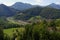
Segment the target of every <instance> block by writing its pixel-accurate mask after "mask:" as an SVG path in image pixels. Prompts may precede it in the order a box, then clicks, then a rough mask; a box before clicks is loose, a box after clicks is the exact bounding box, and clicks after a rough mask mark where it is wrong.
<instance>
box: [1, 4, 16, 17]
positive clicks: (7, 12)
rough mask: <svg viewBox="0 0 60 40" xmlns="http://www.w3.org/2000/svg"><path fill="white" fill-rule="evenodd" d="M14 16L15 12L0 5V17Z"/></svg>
mask: <svg viewBox="0 0 60 40" xmlns="http://www.w3.org/2000/svg"><path fill="white" fill-rule="evenodd" d="M15 14H16V10H15V9H13V8H10V7H8V6H6V5H4V4H0V17H1V16H13V15H15Z"/></svg>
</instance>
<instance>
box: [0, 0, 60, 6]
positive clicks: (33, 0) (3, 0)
mask: <svg viewBox="0 0 60 40" xmlns="http://www.w3.org/2000/svg"><path fill="white" fill-rule="evenodd" d="M16 2H23V3H30V4H32V5H41V6H46V5H48V4H51V3H55V4H60V0H0V4H5V5H7V6H10V5H12V4H14V3H16Z"/></svg>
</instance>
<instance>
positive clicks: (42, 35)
mask: <svg viewBox="0 0 60 40" xmlns="http://www.w3.org/2000/svg"><path fill="white" fill-rule="evenodd" d="M59 24H60V20H59V19H56V20H55V19H54V20H51V19H50V20H48V21H47V20H41V21H40V22H38V23H37V22H35V23H32V24H28V25H24V26H23V27H19V28H14V27H12V28H8V29H7V28H6V29H4V30H3V29H2V28H1V27H0V40H60V29H59V28H60V25H59Z"/></svg>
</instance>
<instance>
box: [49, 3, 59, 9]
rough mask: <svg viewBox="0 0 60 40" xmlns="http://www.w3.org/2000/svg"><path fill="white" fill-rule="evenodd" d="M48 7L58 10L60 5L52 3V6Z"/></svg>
mask: <svg viewBox="0 0 60 40" xmlns="http://www.w3.org/2000/svg"><path fill="white" fill-rule="evenodd" d="M48 7H50V8H56V9H60V5H58V4H55V3H52V4H50V5H48Z"/></svg>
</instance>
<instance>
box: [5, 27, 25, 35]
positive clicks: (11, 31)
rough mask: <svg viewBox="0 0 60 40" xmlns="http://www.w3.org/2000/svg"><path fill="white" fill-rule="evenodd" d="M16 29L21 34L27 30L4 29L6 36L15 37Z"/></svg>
mask: <svg viewBox="0 0 60 40" xmlns="http://www.w3.org/2000/svg"><path fill="white" fill-rule="evenodd" d="M16 29H18V31H19V32H20V33H23V32H24V31H25V28H22V27H21V28H10V29H4V33H5V34H8V35H9V36H12V35H13V31H15V30H16Z"/></svg>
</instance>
